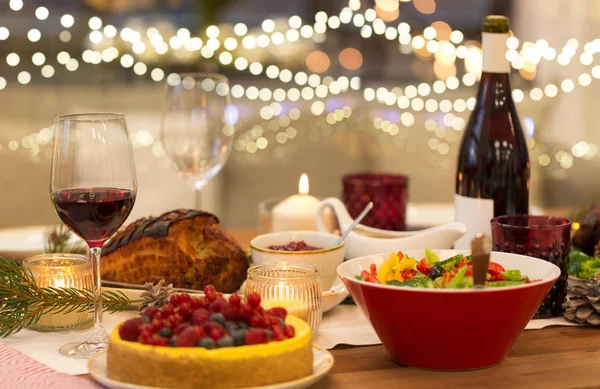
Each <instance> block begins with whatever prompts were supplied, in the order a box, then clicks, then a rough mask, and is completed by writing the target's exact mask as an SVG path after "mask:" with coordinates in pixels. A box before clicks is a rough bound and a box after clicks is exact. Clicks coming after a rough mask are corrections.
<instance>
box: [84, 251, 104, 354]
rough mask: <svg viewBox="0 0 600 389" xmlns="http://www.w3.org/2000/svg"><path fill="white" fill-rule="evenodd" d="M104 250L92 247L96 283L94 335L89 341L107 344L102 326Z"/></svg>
mask: <svg viewBox="0 0 600 389" xmlns="http://www.w3.org/2000/svg"><path fill="white" fill-rule="evenodd" d="M101 251H102V249H101V248H100V247H91V248H90V254H91V259H92V272H93V277H94V279H93V281H94V333H93V334H92V338H91V339H90V340H88V342H89V341H91V342H106V339H107V337H108V336H107V334H106V330H105V329H104V327H103V326H102V313H103V309H102V283H101V280H100V255H101Z"/></svg>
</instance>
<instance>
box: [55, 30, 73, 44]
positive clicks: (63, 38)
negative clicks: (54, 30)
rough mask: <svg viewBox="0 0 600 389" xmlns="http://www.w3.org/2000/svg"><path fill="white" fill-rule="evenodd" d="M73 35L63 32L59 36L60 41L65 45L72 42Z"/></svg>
mask: <svg viewBox="0 0 600 389" xmlns="http://www.w3.org/2000/svg"><path fill="white" fill-rule="evenodd" d="M71 37H72V36H71V33H70V32H69V31H61V32H60V33H59V34H58V39H60V41H61V42H63V43H67V42H70V41H71Z"/></svg>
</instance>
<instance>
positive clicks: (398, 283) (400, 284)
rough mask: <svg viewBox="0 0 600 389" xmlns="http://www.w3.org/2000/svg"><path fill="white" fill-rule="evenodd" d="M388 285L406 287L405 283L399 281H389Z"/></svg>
mask: <svg viewBox="0 0 600 389" xmlns="http://www.w3.org/2000/svg"><path fill="white" fill-rule="evenodd" d="M385 284H386V285H394V286H404V282H402V281H398V280H389V281H387V282H386V283H385Z"/></svg>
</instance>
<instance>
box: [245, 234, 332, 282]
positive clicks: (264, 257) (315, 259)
mask: <svg viewBox="0 0 600 389" xmlns="http://www.w3.org/2000/svg"><path fill="white" fill-rule="evenodd" d="M338 239H339V236H337V235H334V234H330V233H328V232H319V231H282V232H272V233H270V234H264V235H259V236H257V237H256V238H254V239H252V241H250V248H251V249H252V262H253V263H254V264H255V265H262V264H264V263H267V262H297V263H307V264H309V265H313V266H314V267H316V268H317V269H318V270H319V272H320V273H321V276H320V278H319V279H320V281H321V289H323V291H324V292H325V291H328V290H330V289H331V287H332V286H333V282H334V281H335V280H336V268H337V267H338V265H340V264H341V263H342V262H344V242H342V243H341V244H339V245H337V246H334V245H335V242H336V241H337V240H338ZM297 241H304V242H305V243H306V244H308V245H310V246H314V247H322V249H321V250H311V251H278V250H270V249H269V248H268V247H269V246H281V245H286V244H288V243H290V242H297Z"/></svg>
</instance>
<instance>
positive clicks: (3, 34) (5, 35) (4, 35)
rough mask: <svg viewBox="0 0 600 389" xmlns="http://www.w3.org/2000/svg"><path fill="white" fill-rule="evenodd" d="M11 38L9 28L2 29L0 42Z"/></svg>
mask: <svg viewBox="0 0 600 389" xmlns="http://www.w3.org/2000/svg"><path fill="white" fill-rule="evenodd" d="M9 36H10V31H9V30H8V28H6V27H0V40H1V41H4V40H7V39H8V37H9Z"/></svg>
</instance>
